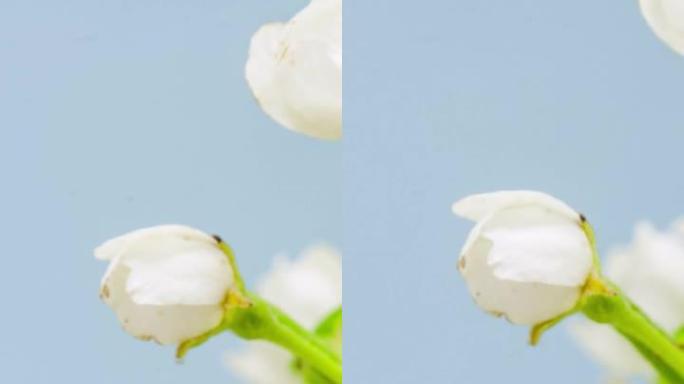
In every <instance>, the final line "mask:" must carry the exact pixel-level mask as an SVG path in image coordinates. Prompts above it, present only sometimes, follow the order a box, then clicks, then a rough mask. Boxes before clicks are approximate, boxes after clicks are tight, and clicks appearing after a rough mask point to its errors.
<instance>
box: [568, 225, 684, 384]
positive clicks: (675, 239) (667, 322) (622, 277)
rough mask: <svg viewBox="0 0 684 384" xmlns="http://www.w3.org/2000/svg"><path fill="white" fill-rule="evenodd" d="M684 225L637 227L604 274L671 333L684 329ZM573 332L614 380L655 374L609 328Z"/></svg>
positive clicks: (589, 326) (591, 326)
mask: <svg viewBox="0 0 684 384" xmlns="http://www.w3.org/2000/svg"><path fill="white" fill-rule="evenodd" d="M682 271H684V220H682V221H679V222H677V223H675V224H673V225H672V227H671V229H670V230H669V231H662V232H661V231H658V230H656V229H655V228H654V227H653V226H652V225H651V224H649V223H640V224H638V225H637V226H636V230H635V236H634V241H633V242H632V244H630V245H629V246H626V247H622V248H617V249H614V250H613V251H611V252H609V253H608V257H607V258H606V263H605V268H604V273H605V274H606V276H607V277H608V278H609V279H610V280H611V281H612V282H614V283H616V284H617V286H619V287H620V289H621V290H622V291H623V292H624V293H625V294H626V295H627V296H629V297H630V298H631V299H632V300H633V301H634V302H635V303H636V304H637V305H638V306H639V307H640V308H641V309H642V310H643V311H644V312H645V313H646V315H648V316H649V317H650V318H651V319H653V320H654V321H655V322H656V323H657V324H659V325H660V326H662V327H663V328H664V329H665V331H666V332H670V333H672V332H674V331H676V330H677V329H678V328H679V327H680V326H682V325H684V279H683V278H682ZM571 330H572V333H573V334H574V335H575V336H576V337H577V339H578V341H579V342H580V344H581V345H583V346H584V347H585V349H586V350H587V352H588V353H589V354H590V355H592V356H593V357H594V358H595V359H596V360H598V361H599V362H600V363H602V364H603V365H604V366H605V367H606V368H607V369H608V370H609V371H610V374H611V375H613V376H618V377H623V378H627V377H630V376H641V377H649V376H653V375H654V372H653V370H652V369H651V368H650V366H649V364H648V363H647V362H646V361H644V360H643V358H642V357H641V355H640V354H639V352H638V351H637V350H636V349H634V347H633V346H632V345H631V344H629V342H627V341H626V340H625V339H624V338H623V337H622V336H620V335H618V334H617V332H616V331H615V330H614V329H612V328H611V327H610V326H606V325H600V324H596V323H592V322H589V321H586V320H585V321H582V322H580V323H578V324H576V325H575V326H574V327H573V328H572V329H571Z"/></svg>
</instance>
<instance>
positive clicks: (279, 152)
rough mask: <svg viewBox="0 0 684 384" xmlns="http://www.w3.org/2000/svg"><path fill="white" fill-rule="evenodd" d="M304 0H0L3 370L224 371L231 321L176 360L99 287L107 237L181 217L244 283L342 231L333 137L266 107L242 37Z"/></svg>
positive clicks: (43, 377)
mask: <svg viewBox="0 0 684 384" xmlns="http://www.w3.org/2000/svg"><path fill="white" fill-rule="evenodd" d="M304 4H306V1H304V0H301V1H300V0H297V1H295V0H288V1H281V0H269V1H264V0H261V1H226V0H220V1H219V0H216V1H201V2H196V1H184V0H183V1H180V0H178V1H172V0H163V1H133V0H131V1H111V0H110V1H85V0H83V1H24V0H21V1H20V0H17V1H8V0H3V1H2V2H1V3H0V128H1V134H2V136H1V139H0V170H1V172H2V173H1V174H2V189H1V190H0V208H1V209H0V212H1V213H0V215H1V216H0V217H1V218H0V234H1V235H0V240H1V242H2V260H3V263H2V265H3V268H2V278H0V302H1V303H2V309H1V311H2V316H0V329H2V341H1V342H0V382H3V383H17V384H20V383H32V384H33V383H103V384H107V383H111V384H114V383H116V384H121V383H179V384H180V383H183V384H188V383H232V382H235V380H232V379H231V375H230V374H229V372H228V370H227V369H226V368H224V366H223V365H222V356H223V353H224V352H225V351H226V350H228V349H229V348H233V349H235V348H238V347H239V343H238V342H237V341H236V339H235V338H233V337H231V336H230V335H227V334H226V335H224V336H221V337H219V338H217V339H216V340H212V341H211V342H210V343H209V344H208V345H207V346H205V347H202V348H200V349H198V350H196V351H193V352H191V353H190V354H189V355H188V358H187V359H186V361H185V363H184V364H183V365H177V364H176V363H175V361H174V358H173V349H172V348H161V347H159V346H156V345H154V344H152V343H143V342H139V341H137V340H135V339H133V338H132V337H130V336H128V335H126V334H125V333H124V332H123V331H122V330H121V329H120V327H119V325H118V323H117V321H116V319H115V316H114V314H113V313H112V312H111V311H110V310H109V308H107V307H106V306H105V305H104V304H102V303H101V302H100V300H99V298H98V288H99V280H100V277H101V275H102V274H103V272H104V270H105V268H106V264H105V263H103V262H98V261H96V260H94V259H93V258H92V249H93V247H95V246H96V245H98V244H99V243H100V242H102V241H104V240H106V239H108V238H110V237H112V236H115V235H118V234H121V233H124V232H126V231H129V230H132V229H136V228H139V227H144V226H149V225H155V224H160V223H170V222H176V223H184V224H189V225H193V226H196V227H198V228H202V229H204V230H206V231H210V232H216V233H219V234H221V235H222V236H223V237H224V239H226V240H227V241H229V242H230V243H231V244H232V245H233V246H234V248H235V249H236V251H237V254H238V257H239V263H240V266H241V268H242V270H243V272H244V274H245V275H246V278H247V280H248V281H250V282H254V281H256V279H257V278H258V276H260V275H261V274H262V273H264V272H266V271H267V270H268V269H269V267H270V265H271V260H272V257H273V256H274V254H276V253H278V252H280V251H287V252H289V253H291V254H293V253H297V252H298V251H299V250H301V249H302V248H303V247H305V246H307V245H308V244H310V243H311V242H316V241H328V242H330V243H332V244H337V245H339V243H340V239H341V235H340V234H341V222H342V215H341V205H340V201H341V197H340V183H341V180H340V173H341V166H342V158H341V145H340V144H339V143H328V142H320V141H315V140H312V139H309V138H306V137H304V136H300V135H297V134H294V133H291V132H290V131H287V130H285V129H283V128H281V127H279V126H277V125H276V124H275V123H273V122H272V121H271V120H270V119H269V118H267V117H266V116H265V115H264V114H263V113H262V112H261V111H260V109H259V108H258V107H257V105H256V103H255V102H254V101H253V99H252V96H251V93H250V91H249V89H248V87H247V85H246V84H245V81H244V79H243V68H244V63H245V60H246V54H247V48H248V45H249V39H250V38H251V36H252V34H253V32H254V31H256V29H257V28H258V27H259V26H260V25H262V24H264V23H266V22H269V21H273V20H284V19H287V18H289V17H290V16H291V15H292V14H294V13H295V12H296V11H297V10H298V9H300V8H301V7H303V6H304Z"/></svg>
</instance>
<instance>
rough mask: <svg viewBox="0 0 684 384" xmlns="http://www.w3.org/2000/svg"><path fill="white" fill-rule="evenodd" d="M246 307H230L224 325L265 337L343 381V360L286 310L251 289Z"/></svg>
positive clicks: (250, 337)
mask: <svg viewBox="0 0 684 384" xmlns="http://www.w3.org/2000/svg"><path fill="white" fill-rule="evenodd" d="M247 299H248V300H249V302H250V305H249V306H248V307H247V308H231V309H230V311H227V313H228V316H227V317H226V319H225V321H224V327H225V328H226V329H230V330H231V331H232V332H233V333H235V334H237V335H238V336H240V337H242V338H243V339H247V340H266V341H270V342H272V343H274V344H277V345H279V346H281V347H283V348H285V349H287V350H289V351H290V352H292V354H293V355H294V356H297V357H298V358H299V359H301V361H303V362H304V363H306V364H307V365H308V366H310V367H313V368H314V369H315V371H317V372H318V373H319V374H321V375H323V376H325V377H326V378H327V379H328V380H330V382H332V383H342V359H341V357H340V355H339V354H337V353H335V352H334V351H332V350H331V349H330V348H329V347H328V346H327V345H326V343H324V342H323V341H322V340H320V339H319V338H318V337H317V336H316V335H314V334H313V333H311V332H309V331H308V330H306V329H304V328H303V327H302V326H300V325H299V324H298V323H297V322H296V321H294V320H293V319H292V318H291V317H290V316H288V315H287V314H285V313H284V312H283V311H281V310H280V309H278V308H277V307H275V306H273V305H272V304H270V303H268V302H267V301H265V300H263V299H261V298H260V297H258V296H257V295H255V294H253V293H250V292H248V293H247Z"/></svg>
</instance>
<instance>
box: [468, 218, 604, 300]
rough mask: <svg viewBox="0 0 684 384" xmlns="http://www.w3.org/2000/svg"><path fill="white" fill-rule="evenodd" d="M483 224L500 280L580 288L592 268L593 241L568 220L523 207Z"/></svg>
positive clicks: (494, 267)
mask: <svg viewBox="0 0 684 384" xmlns="http://www.w3.org/2000/svg"><path fill="white" fill-rule="evenodd" d="M482 223H483V226H482V230H481V231H482V233H481V236H483V237H485V238H487V239H489V240H490V241H491V242H492V247H491V251H490V253H489V254H488V257H487V261H488V263H489V264H490V266H491V267H492V269H493V273H494V274H495V275H496V276H497V277H498V278H500V279H505V280H511V281H518V282H534V283H544V284H551V285H562V286H567V287H578V286H581V285H583V284H584V282H585V280H586V278H587V276H588V275H589V273H590V271H591V269H592V266H593V261H592V251H591V245H590V244H589V240H588V239H587V237H586V235H585V233H584V232H583V231H582V229H581V227H580V226H579V224H578V223H577V222H576V221H575V220H570V219H568V218H567V217H566V216H560V215H558V214H557V213H556V212H552V211H549V210H547V209H545V208H543V207H540V206H520V207H515V208H508V209H504V210H502V211H500V212H497V213H496V214H494V215H492V216H491V217H489V218H488V219H486V220H484V221H483V222H482Z"/></svg>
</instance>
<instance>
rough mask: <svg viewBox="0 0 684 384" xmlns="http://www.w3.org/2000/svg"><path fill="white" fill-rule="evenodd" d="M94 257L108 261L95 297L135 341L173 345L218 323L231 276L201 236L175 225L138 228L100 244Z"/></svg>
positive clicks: (220, 254)
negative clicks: (106, 307)
mask: <svg viewBox="0 0 684 384" xmlns="http://www.w3.org/2000/svg"><path fill="white" fill-rule="evenodd" d="M95 257H97V258H98V259H101V260H108V261H109V262H110V264H109V268H108V269H107V272H106V274H105V276H104V278H103V279H102V284H101V293H100V295H101V297H102V299H103V300H104V301H105V302H106V303H107V304H108V305H109V306H110V307H111V308H112V309H113V310H114V312H115V313H116V314H117V316H118V318H119V321H120V322H121V324H122V326H123V328H124V329H125V330H126V331H127V332H128V333H130V334H131V335H133V336H135V337H138V338H140V339H143V340H155V341H157V342H158V343H160V344H179V343H181V342H183V341H185V340H188V339H190V338H193V337H196V336H199V335H201V334H203V333H205V332H207V331H209V330H212V329H213V328H214V327H216V326H217V325H218V324H219V323H220V322H221V320H222V318H223V306H222V303H223V300H224V297H225V295H226V293H227V291H228V289H229V288H230V287H231V286H232V284H233V271H232V269H231V267H230V265H229V263H228V259H227V257H226V255H224V254H223V252H222V251H221V250H220V249H219V248H218V247H217V240H215V239H214V238H213V237H212V236H210V235H207V234H205V233H204V232H201V231H198V230H196V229H193V228H189V227H184V226H180V225H162V226H157V227H152V228H146V229H140V230H137V231H133V232H130V233H128V234H125V235H123V236H120V237H117V238H114V239H112V240H109V241H107V242H106V243H104V244H102V245H101V246H99V247H98V248H97V249H96V250H95Z"/></svg>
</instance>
